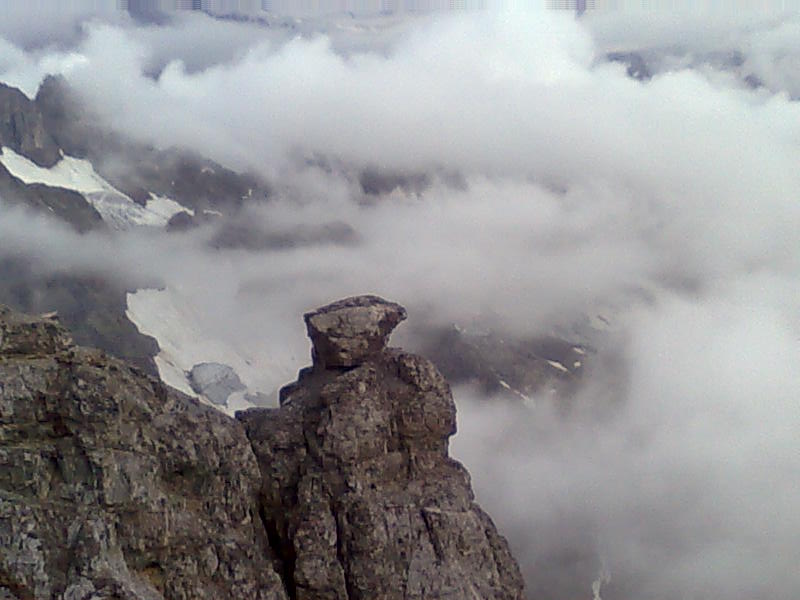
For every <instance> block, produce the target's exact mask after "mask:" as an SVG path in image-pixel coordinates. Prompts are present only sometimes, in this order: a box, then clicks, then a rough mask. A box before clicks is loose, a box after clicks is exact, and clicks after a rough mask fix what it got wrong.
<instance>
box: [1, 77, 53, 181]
mask: <svg viewBox="0 0 800 600" xmlns="http://www.w3.org/2000/svg"><path fill="white" fill-rule="evenodd" d="M0 146H8V147H9V148H11V149H12V150H14V152H16V153H18V154H22V155H24V156H27V157H28V158H30V159H31V160H32V161H33V162H35V163H36V164H38V165H39V166H42V167H48V168H49V167H52V166H53V165H54V164H56V163H57V162H58V161H59V160H60V159H61V154H60V153H59V150H58V145H57V144H56V143H55V141H54V140H53V138H52V137H50V134H49V133H48V132H47V130H46V129H45V126H44V119H43V118H42V114H41V112H40V111H39V109H38V108H37V107H36V105H35V104H34V103H33V101H31V100H29V99H28V98H27V97H26V96H25V94H23V93H22V92H21V91H19V90H18V89H16V88H13V87H10V86H7V85H5V84H2V83H0Z"/></svg>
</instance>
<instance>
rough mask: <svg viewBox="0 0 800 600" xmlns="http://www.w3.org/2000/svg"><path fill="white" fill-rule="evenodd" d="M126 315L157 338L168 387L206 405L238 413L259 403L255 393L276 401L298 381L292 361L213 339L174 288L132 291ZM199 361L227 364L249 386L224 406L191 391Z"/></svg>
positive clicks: (161, 371) (160, 366) (158, 359)
mask: <svg viewBox="0 0 800 600" xmlns="http://www.w3.org/2000/svg"><path fill="white" fill-rule="evenodd" d="M127 300H128V309H127V311H126V313H125V314H126V316H127V317H128V319H130V321H131V322H132V323H133V324H134V325H136V327H137V328H138V329H139V331H140V332H142V333H143V334H145V335H150V336H152V337H154V338H155V339H156V341H157V342H158V346H159V348H160V352H159V353H158V355H157V356H156V357H155V362H156V366H157V367H158V374H159V376H160V377H161V380H162V381H163V382H164V383H166V384H167V385H169V386H171V387H173V388H175V389H177V390H180V391H181V392H183V393H184V394H188V395H190V396H193V397H195V398H199V399H200V400H202V401H203V402H205V403H206V404H209V405H210V406H213V407H214V408H216V409H218V410H221V411H222V412H224V413H226V414H229V415H231V416H232V415H233V414H234V413H235V412H236V411H237V410H243V409H245V408H250V407H252V406H254V404H253V402H251V401H250V400H248V399H247V396H250V395H251V394H259V393H260V394H262V397H264V396H266V398H267V399H268V400H269V401H270V402H271V403H272V404H273V405H275V404H276V403H277V401H276V397H277V390H278V389H279V388H280V387H281V386H282V385H283V384H285V383H286V382H287V381H291V380H292V379H294V370H293V365H290V364H288V363H287V364H282V363H276V362H274V361H273V360H271V357H266V356H259V355H257V354H255V353H253V354H251V353H248V352H247V351H246V350H244V349H241V348H233V347H232V346H231V345H230V344H229V343H226V342H225V341H222V340H218V339H213V338H212V337H209V336H208V335H207V334H206V333H205V329H206V328H204V327H203V323H202V318H201V317H200V315H198V314H196V313H195V312H194V311H193V310H192V308H191V303H190V301H189V299H185V298H182V297H181V295H180V294H179V293H178V292H176V291H174V290H171V289H169V288H167V289H160V290H159V289H141V290H137V291H136V292H134V293H129V294H128V298H127ZM200 363H220V364H223V365H228V366H230V367H232V368H233V370H234V371H236V374H237V375H238V376H239V378H240V379H241V381H242V383H243V384H244V385H245V386H246V388H247V389H246V390H244V391H241V392H236V393H234V394H232V395H231V396H230V397H229V398H228V402H227V403H226V404H224V405H220V404H214V403H213V402H211V401H209V399H208V398H206V397H204V396H198V394H197V393H195V392H194V390H192V387H191V384H190V383H189V377H188V373H189V371H191V369H192V367H193V366H195V365H197V364H200Z"/></svg>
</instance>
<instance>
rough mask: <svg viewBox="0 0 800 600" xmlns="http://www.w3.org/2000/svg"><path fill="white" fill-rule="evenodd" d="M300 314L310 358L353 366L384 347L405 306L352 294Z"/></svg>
mask: <svg viewBox="0 0 800 600" xmlns="http://www.w3.org/2000/svg"><path fill="white" fill-rule="evenodd" d="M304 318H305V322H306V328H307V329H308V335H309V337H310V338H311V342H312V344H313V345H314V351H313V352H314V362H318V363H320V364H321V365H322V366H324V367H354V366H357V365H359V364H361V363H362V362H363V361H364V360H365V359H367V358H369V357H370V356H372V355H374V354H376V353H380V352H381V351H382V350H383V349H384V347H385V346H386V342H387V340H388V339H389V334H390V333H391V332H392V330H393V329H394V328H395V327H397V325H398V324H399V323H400V322H401V321H403V320H404V319H405V318H406V309H405V308H403V307H402V306H400V305H399V304H395V303H394V302H387V301H386V300H384V299H383V298H379V297H378V296H354V297H352V298H345V299H344V300H339V301H338V302H334V303H332V304H328V305H327V306H323V307H322V308H319V309H317V310H315V311H313V312H310V313H307V314H306V315H305V316H304Z"/></svg>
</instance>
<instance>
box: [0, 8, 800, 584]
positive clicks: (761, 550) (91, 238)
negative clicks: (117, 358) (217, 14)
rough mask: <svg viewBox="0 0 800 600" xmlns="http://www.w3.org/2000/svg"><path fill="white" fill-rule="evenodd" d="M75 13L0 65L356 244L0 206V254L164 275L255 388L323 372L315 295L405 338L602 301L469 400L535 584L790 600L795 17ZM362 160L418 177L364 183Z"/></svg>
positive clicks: (796, 521)
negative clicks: (375, 304)
mask: <svg viewBox="0 0 800 600" xmlns="http://www.w3.org/2000/svg"><path fill="white" fill-rule="evenodd" d="M65 23H66V24H64V23H61V24H59V23H58V22H57V23H55V24H53V25H52V27H54V28H55V30H57V31H59V32H61V33H59V34H58V35H56V34H52V36H55V38H56V39H58V40H68V41H64V42H62V43H61V45H60V46H59V45H55V46H53V45H52V44H51V45H48V44H45V43H40V42H37V41H36V40H33V39H27V38H24V37H22V36H21V35H20V34H19V33H15V32H14V27H12V25H8V27H7V28H6V29H3V30H2V32H1V33H2V35H3V37H4V38H5V39H4V40H0V44H2V45H3V48H8V53H6V52H4V53H3V56H6V57H12V58H9V59H3V60H2V61H0V79H3V80H4V81H6V82H7V83H9V84H11V85H23V86H24V91H26V93H28V94H29V95H31V96H32V95H33V94H35V90H36V87H37V86H38V83H39V82H40V81H41V79H42V78H43V77H44V75H45V74H47V73H53V72H55V73H61V74H63V75H64V76H65V77H66V79H67V80H68V82H69V83H70V84H71V85H72V86H73V87H74V89H76V90H77V91H78V92H79V93H80V95H81V98H82V100H83V101H84V102H85V103H86V105H87V106H88V107H90V109H91V110H92V111H93V112H94V113H95V114H97V115H98V116H99V118H100V119H101V120H102V122H103V124H104V126H105V127H108V128H111V129H113V130H115V131H117V132H119V133H120V134H123V135H125V136H128V137H130V138H132V139H135V140H137V141H140V142H143V143H146V144H152V145H154V146H156V147H159V148H169V147H172V146H185V147H188V148H191V149H194V150H196V151H197V152H199V153H200V154H202V155H204V156H207V157H209V158H211V159H213V160H215V161H217V162H219V163H220V164H222V165H224V166H226V167H229V168H232V169H236V170H243V171H244V170H246V171H250V172H255V173H258V174H259V175H261V176H263V177H265V178H266V179H267V180H268V181H269V182H270V184H271V186H272V187H273V189H274V190H275V192H274V194H273V197H272V198H271V199H270V200H269V201H267V202H265V203H262V204H259V205H254V206H250V207H248V208H246V209H245V213H244V214H242V215H240V216H239V217H238V218H239V219H241V220H242V221H244V222H247V223H248V224H250V225H252V226H255V227H259V228H261V229H263V230H265V231H289V232H292V231H297V230H298V228H306V229H304V230H307V229H308V228H310V229H311V230H314V228H315V227H318V228H324V227H326V226H328V225H330V224H340V225H341V224H343V225H346V226H347V227H348V228H350V230H351V231H352V235H350V236H348V237H347V239H345V240H330V239H324V238H323V239H320V240H314V239H310V240H309V239H305V238H304V241H302V242H299V243H296V244H289V245H287V246H286V247H281V248H265V249H262V250H253V249H249V250H248V249H242V248H238V249H237V248H233V249H231V248H228V249H225V248H222V249H220V248H217V247H215V246H214V244H213V243H212V242H213V239H214V236H215V235H217V233H218V229H217V227H218V226H217V225H213V224H212V225H209V226H206V227H201V228H199V229H198V230H194V231H190V232H187V233H182V234H171V235H165V234H163V233H161V232H158V231H146V230H134V231H129V232H122V233H115V234H113V235H112V234H111V233H90V234H84V235H78V234H75V233H73V232H71V231H70V230H68V229H67V228H65V227H63V226H60V225H57V224H54V223H52V222H51V221H50V220H48V219H45V218H42V217H33V216H32V215H30V214H28V213H25V212H22V211H19V210H17V209H13V210H12V209H10V208H8V207H5V206H0V210H1V211H2V213H0V214H1V215H2V217H1V218H0V257H2V256H10V255H21V256H25V257H27V258H28V259H30V260H32V261H33V264H34V265H35V266H36V267H35V268H38V269H42V270H43V271H52V272H86V271H89V272H97V273H102V274H104V275H105V276H108V277H113V278H116V279H118V280H119V281H120V282H122V283H123V284H124V285H126V286H128V287H129V288H131V289H136V288H140V287H167V288H169V289H171V290H173V291H174V292H175V294H176V295H177V297H178V298H180V299H181V300H182V301H183V302H185V304H186V305H187V306H189V307H190V308H191V310H192V311H194V313H195V314H196V315H197V316H198V322H202V323H203V326H204V327H205V328H206V329H207V330H208V332H209V335H213V336H215V337H218V338H219V339H223V340H225V341H226V342H227V343H230V344H234V345H236V346H237V347H241V348H245V349H247V351H248V352H249V353H250V354H252V355H256V356H259V357H262V358H263V360H264V364H265V365H267V364H268V366H269V368H267V367H266V366H265V376H264V379H263V381H262V382H261V383H262V384H263V386H264V391H265V392H272V391H273V390H274V388H275V387H277V386H278V385H280V384H281V383H282V382H285V381H287V380H288V379H290V378H291V377H292V375H293V373H294V372H295V371H296V369H298V368H299V367H301V366H303V365H305V364H307V363H308V362H309V355H308V348H309V344H308V341H307V340H306V338H305V335H304V330H303V326H302V322H301V320H300V315H301V313H302V312H304V311H306V310H310V309H312V308H314V307H316V306H319V305H322V304H324V303H326V302H328V301H331V300H333V299H336V298H339V297H343V296H347V295H353V294H358V293H377V294H380V295H382V296H385V297H386V298H389V299H391V300H395V301H398V302H400V303H402V304H404V305H405V306H407V307H408V308H409V313H410V324H409V325H404V326H402V327H401V328H400V329H399V330H398V332H397V334H395V338H394V342H395V343H398V344H401V345H404V346H407V347H409V348H411V349H415V348H417V347H418V346H419V345H420V344H421V341H420V339H419V337H418V335H417V333H416V331H415V329H414V327H413V322H414V321H418V322H419V323H425V324H426V326H439V325H448V324H454V323H455V324H464V323H480V324H482V325H485V326H487V327H491V328H494V329H496V330H499V331H502V332H504V335H510V336H527V335H545V334H547V335H550V334H554V335H566V336H570V335H572V336H576V338H579V337H580V336H584V335H588V334H587V333H586V332H585V331H583V330H581V329H580V327H579V326H578V325H577V324H579V323H581V322H583V321H584V320H585V319H586V317H587V315H593V314H600V313H602V314H603V315H604V316H605V317H607V318H608V320H609V321H610V322H611V330H610V331H607V332H603V333H602V334H599V333H597V332H592V333H591V335H592V336H593V337H592V338H591V341H592V344H593V349H594V354H593V356H592V357H591V361H590V364H589V365H588V368H587V369H586V371H585V374H584V376H583V380H582V382H581V385H580V388H579V389H578V391H577V392H576V393H575V396H574V397H572V398H569V399H564V398H555V399H553V398H552V397H551V396H546V395H544V394H543V395H542V396H541V397H536V398H533V402H532V403H530V405H529V406H523V405H521V404H513V403H510V402H508V400H507V399H501V398H491V397H489V398H487V397H485V395H484V394H483V393H482V392H481V391H480V390H478V389H477V388H474V387H470V386H463V387H458V388H456V389H455V390H454V392H455V396H456V401H457V404H458V407H459V429H460V432H459V434H458V435H457V436H456V437H455V438H454V441H453V453H454V455H455V456H456V457H457V458H459V459H460V460H462V461H463V462H464V463H465V465H466V466H467V468H468V469H469V470H470V472H471V474H472V476H473V482H474V485H475V488H476V494H477V500H478V501H479V502H481V503H482V505H483V506H484V508H486V509H487V511H488V512H489V513H490V514H491V515H492V516H493V517H494V519H495V521H496V522H497V524H498V525H499V527H500V529H501V531H502V532H503V533H504V534H505V535H507V536H508V538H509V540H510V542H511V545H512V548H513V550H514V553H515V556H516V557H517V559H518V560H519V561H520V563H521V565H522V567H523V571H524V574H525V576H526V580H527V582H528V587H529V596H530V597H531V598H564V597H567V596H570V597H585V598H587V599H593V598H598V597H600V596H602V598H604V599H605V600H614V599H620V600H627V599H633V598H637V599H642V598H644V599H662V598H663V599H666V598H693V599H704V598H709V599H711V598H720V597H725V598H728V599H731V600H739V599H741V600H744V599H748V600H749V599H752V598H770V599H775V600H781V599H786V600H790V599H791V600H793V599H794V598H797V597H798V594H800V576H798V575H797V568H796V565H797V564H800V546H798V544H797V539H800V517H798V514H797V513H798V511H797V508H798V506H800V483H798V482H800V454H798V450H797V446H796V435H797V433H796V432H797V431H799V430H800V429H799V426H800V405H799V404H798V402H797V399H798V398H800V360H799V359H800V246H798V236H797V231H800V204H799V203H798V198H799V197H800V170H798V168H797V165H798V160H799V159H800V103H798V102H796V101H794V100H793V98H797V97H798V94H800V88H799V87H798V82H800V79H799V78H798V77H800V75H798V74H799V73H800V63H799V62H798V58H799V57H800V45H799V44H798V40H799V39H800V36H798V35H796V34H797V32H798V31H800V29H799V28H800V19H799V18H798V16H797V15H796V14H791V15H778V14H776V15H760V16H758V17H757V18H756V17H753V16H747V15H745V16H735V17H732V18H724V19H723V18H706V17H704V16H702V15H697V14H695V15H692V16H687V15H675V14H671V15H664V14H655V13H654V14H646V13H645V14H643V13H638V14H636V15H630V14H625V13H612V12H609V13H603V14H599V13H598V14H591V15H589V14H587V15H586V18H584V19H581V20H580V21H576V20H575V19H574V18H573V16H572V15H571V14H570V13H567V12H565V11H543V10H508V11H480V12H455V13H445V12H440V13H430V14H425V15H413V16H407V17H406V18H399V17H394V18H392V19H389V20H386V21H380V20H376V21H374V22H372V21H371V22H369V23H368V25H364V24H362V25H360V26H359V25H354V26H352V27H350V25H348V24H349V23H350V21H348V20H347V19H344V20H342V19H338V18H332V19H331V20H329V21H324V20H320V21H319V22H315V23H316V25H315V27H317V29H318V30H317V31H314V30H309V31H301V32H300V33H299V35H287V34H286V31H284V30H278V31H275V30H274V28H273V29H271V28H269V27H264V26H262V25H258V24H255V23H233V22H222V21H217V20H214V19H211V18H209V17H205V16H198V15H173V16H172V17H171V18H170V20H169V22H165V23H141V22H137V21H135V20H133V19H129V18H127V17H124V16H120V17H116V16H115V17H109V18H106V17H103V18H98V17H97V15H94V18H92V19H83V18H80V19H79V29H80V34H79V35H77V36H72V37H68V36H67V35H66V31H67V30H69V31H73V30H74V20H73V18H72V17H70V19H68V20H66V21H65ZM356 23H358V22H356ZM346 26H347V27H346ZM348 27H349V28H348ZM48 36H51V34H50V33H47V32H45V31H42V32H41V38H45V37H48ZM41 38H38V39H41ZM48 39H49V38H48ZM204 40H213V41H212V42H211V43H209V44H205V43H203V41H204ZM48 46H52V47H49V48H48ZM618 50H626V51H643V52H644V51H646V52H649V53H650V55H649V56H654V57H657V59H658V60H656V61H655V62H654V65H655V67H654V72H653V76H652V77H651V78H650V79H649V80H647V81H637V80H635V79H633V78H631V77H629V76H628V75H627V74H626V69H625V66H624V65H622V64H617V63H613V62H608V61H607V60H606V59H605V56H606V53H607V52H610V51H618ZM734 51H735V52H738V53H739V54H738V55H737V56H739V59H737V60H736V61H734V64H732V65H731V64H727V63H725V62H724V61H722V62H719V61H715V60H714V59H713V57H714V56H718V55H720V54H722V55H727V54H726V53H731V52H734ZM709 57H711V58H709ZM748 75H755V76H757V77H758V78H759V80H760V81H761V85H759V86H753V85H749V84H748V83H747V82H746V81H745V78H746V77H747V76H748ZM751 81H752V80H751ZM368 169H371V170H373V171H375V172H377V173H379V174H381V175H385V176H387V177H391V176H397V177H400V179H399V180H398V181H403V179H402V178H403V177H406V178H411V179H413V178H416V179H414V181H418V182H420V183H419V185H416V186H404V185H400V184H399V185H397V186H389V188H388V189H385V190H380V191H379V192H378V193H368V191H367V190H365V189H364V186H363V184H362V180H361V179H360V176H361V175H362V174H363V172H364V171H365V170H368ZM312 238H313V236H312ZM582 341H583V340H582ZM565 407H567V408H565ZM593 584H594V585H595V589H594V590H593V588H592V586H593Z"/></svg>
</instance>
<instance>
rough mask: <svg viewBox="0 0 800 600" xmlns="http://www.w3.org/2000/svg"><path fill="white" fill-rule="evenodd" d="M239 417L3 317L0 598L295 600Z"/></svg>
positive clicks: (36, 325) (50, 330)
mask: <svg viewBox="0 0 800 600" xmlns="http://www.w3.org/2000/svg"><path fill="white" fill-rule="evenodd" d="M259 487H260V476H259V471H258V466H257V464H256V461H255V458H254V456H253V453H252V451H251V448H250V444H249V442H248V440H247V438H246V437H245V435H244V432H243V430H242V428H241V426H239V425H238V424H237V423H236V422H235V421H233V420H231V419H229V418H228V417H226V416H224V415H222V414H221V413H219V412H217V411H215V410H214V409H212V408H208V407H204V406H202V405H200V404H199V403H197V402H196V401H194V400H193V399H190V398H187V397H185V396H183V395H181V394H179V393H176V392H172V391H170V390H169V389H168V388H166V387H165V386H163V385H162V384H160V383H158V382H156V381H155V380H153V379H150V378H148V377H147V376H145V375H143V374H142V373H141V372H140V371H138V370H136V369H134V368H132V367H129V366H127V365H126V364H124V363H122V362H120V361H117V360H114V359H111V358H109V357H107V356H106V355H104V354H103V353H102V352H100V351H97V350H88V349H82V348H77V347H74V346H71V345H70V342H69V336H68V335H67V332H66V331H65V330H64V329H63V328H62V327H61V326H60V325H59V324H58V323H57V322H56V321H54V320H53V319H47V318H33V317H24V316H21V315H18V314H14V313H11V312H10V311H8V309H5V308H0V598H16V599H19V600H23V599H24V600H31V599H35V600H40V599H41V600H44V599H48V600H49V599H55V598H58V599H63V600H90V599H98V600H99V599H101V598H102V599H112V598H113V599H125V600H164V599H181V600H195V599H208V600H211V599H217V598H237V599H238V598H247V599H249V598H257V599H260V600H286V599H287V596H286V594H285V590H284V588H283V585H282V583H281V580H280V578H279V576H278V575H277V573H276V572H275V570H274V569H273V566H272V561H271V550H270V548H269V545H268V544H267V540H266V535H265V533H264V529H263V526H262V523H261V519H260V518H259V514H258V513H259V509H258V505H257V490H258V489H259Z"/></svg>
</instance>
